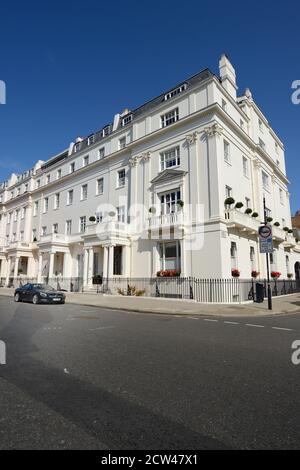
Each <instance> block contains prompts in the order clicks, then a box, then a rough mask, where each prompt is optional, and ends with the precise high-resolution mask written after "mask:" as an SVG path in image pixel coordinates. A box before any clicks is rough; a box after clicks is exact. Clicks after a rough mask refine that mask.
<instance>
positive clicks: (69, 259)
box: [63, 253, 72, 278]
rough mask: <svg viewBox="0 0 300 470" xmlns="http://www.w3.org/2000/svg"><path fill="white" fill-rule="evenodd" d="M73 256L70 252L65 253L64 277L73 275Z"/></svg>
mask: <svg viewBox="0 0 300 470" xmlns="http://www.w3.org/2000/svg"><path fill="white" fill-rule="evenodd" d="M71 268H72V257H71V254H70V253H64V261H63V278H69V277H71V272H72V269H71Z"/></svg>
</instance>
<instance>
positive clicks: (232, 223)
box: [225, 209, 260, 235]
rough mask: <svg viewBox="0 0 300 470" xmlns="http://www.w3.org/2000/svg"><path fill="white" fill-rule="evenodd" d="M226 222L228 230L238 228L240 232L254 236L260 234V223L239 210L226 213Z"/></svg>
mask: <svg viewBox="0 0 300 470" xmlns="http://www.w3.org/2000/svg"><path fill="white" fill-rule="evenodd" d="M225 220H226V223H227V227H228V228H236V229H238V230H239V231H242V232H249V233H250V234H252V235H254V234H256V235H257V234H258V227H259V226H260V221H259V220H258V219H255V218H254V217H251V215H249V214H245V213H244V212H240V211H239V210H237V209H231V210H227V211H226V212H225Z"/></svg>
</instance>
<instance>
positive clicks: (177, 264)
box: [159, 240, 181, 271]
mask: <svg viewBox="0 0 300 470" xmlns="http://www.w3.org/2000/svg"><path fill="white" fill-rule="evenodd" d="M168 245H169V246H170V245H175V247H176V256H175V257H173V258H166V247H167V246H168ZM166 260H174V261H175V268H170V267H167V266H166ZM159 263H160V269H161V270H163V271H164V270H166V269H176V270H178V271H181V245H180V241H179V240H174V241H172V242H161V243H159Z"/></svg>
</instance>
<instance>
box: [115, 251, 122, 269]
mask: <svg viewBox="0 0 300 470" xmlns="http://www.w3.org/2000/svg"><path fill="white" fill-rule="evenodd" d="M121 274H122V246H115V247H114V275H117V276H121Z"/></svg>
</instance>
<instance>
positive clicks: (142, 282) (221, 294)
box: [0, 277, 300, 303]
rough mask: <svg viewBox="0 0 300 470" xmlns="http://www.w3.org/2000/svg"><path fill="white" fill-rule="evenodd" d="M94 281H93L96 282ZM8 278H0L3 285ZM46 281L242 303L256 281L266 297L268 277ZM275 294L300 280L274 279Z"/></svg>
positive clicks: (80, 288) (290, 290)
mask: <svg viewBox="0 0 300 470" xmlns="http://www.w3.org/2000/svg"><path fill="white" fill-rule="evenodd" d="M93 281H94V283H93ZM96 281H97V282H96ZM5 282H6V279H4V278H1V280H0V285H2V286H4V285H5ZM30 282H37V279H36V278H24V277H22V278H17V279H14V278H10V279H9V285H10V286H11V287H19V286H22V285H24V284H27V283H30ZM43 282H44V283H47V284H49V285H50V286H52V287H53V288H55V289H57V290H65V291H68V292H95V293H99V294H112V295H123V296H143V297H156V298H173V299H184V300H194V301H196V302H200V303H240V302H246V301H255V300H256V290H257V289H256V284H257V283H261V284H263V290H264V296H265V298H266V297H267V281H266V280H265V279H240V278H231V279H199V278H194V277H152V278H140V277H139V278H125V277H114V278H109V279H108V278H100V279H99V278H98V277H97V279H96V277H94V278H93V279H90V280H89V282H88V285H84V283H83V279H82V278H81V277H71V278H60V277H57V278H56V277H55V278H51V279H47V278H43ZM271 290H272V295H273V297H276V296H280V295H288V294H294V293H298V292H299V293H300V280H293V279H277V280H274V279H273V280H271Z"/></svg>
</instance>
